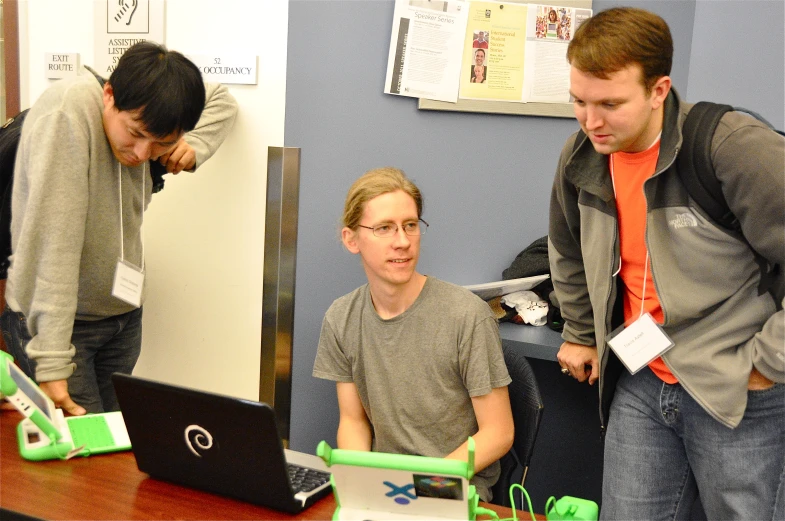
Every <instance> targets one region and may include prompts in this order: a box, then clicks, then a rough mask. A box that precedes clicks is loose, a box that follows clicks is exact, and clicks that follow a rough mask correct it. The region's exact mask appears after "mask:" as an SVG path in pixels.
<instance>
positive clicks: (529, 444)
mask: <svg viewBox="0 0 785 521" xmlns="http://www.w3.org/2000/svg"><path fill="white" fill-rule="evenodd" d="M503 350H504V362H505V363H506V364H507V371H509V373H510V377H511V378H512V383H511V384H510V386H509V392H510V407H511V408H512V418H513V422H514V424H515V438H514V440H513V443H512V449H510V452H508V453H507V454H505V455H504V456H503V457H502V459H501V460H500V461H501V467H502V470H501V476H499V481H497V482H496V485H494V486H493V487H492V489H491V490H492V492H493V500H492V502H493V503H495V504H497V505H503V506H506V507H510V506H512V505H511V504H510V494H509V489H510V486H511V485H512V484H513V483H514V482H517V480H515V481H513V476H514V474H515V473H516V471H517V470H519V469H520V468H521V467H523V470H522V472H523V474H522V479H521V481H520V483H521V485H523V484H524V482H525V481H526V474H527V472H528V470H529V463H530V462H531V459H532V454H533V453H534V442H535V441H536V439H537V432H538V431H539V429H540V420H541V419H542V411H543V409H544V406H543V403H542V396H541V395H540V388H539V386H538V385H537V379H536V378H535V376H534V371H533V370H532V368H531V365H529V362H528V361H527V360H526V357H525V356H523V353H522V350H521V349H520V348H516V347H514V346H511V345H504V346H503ZM516 497H517V495H516Z"/></svg>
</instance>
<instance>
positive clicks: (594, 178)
mask: <svg viewBox="0 0 785 521" xmlns="http://www.w3.org/2000/svg"><path fill="white" fill-rule="evenodd" d="M682 109H683V103H682V102H681V99H680V98H679V95H678V94H677V93H676V91H675V89H673V88H671V90H670V92H669V93H668V97H667V98H665V110H664V112H663V119H662V129H663V130H662V137H661V138H660V156H659V159H658V160H657V172H656V173H655V175H657V174H659V173H660V172H662V171H663V170H665V169H666V168H667V167H668V166H670V165H671V164H672V163H673V161H674V160H675V159H676V154H678V152H679V148H680V147H681V142H682V135H681V127H682V124H683V120H684V114H682ZM576 139H581V140H582V141H581V143H580V145H579V146H578V147H577V149H575V151H574V152H573V154H572V156H571V157H570V159H569V160H568V161H567V165H566V166H565V167H564V173H565V177H566V179H567V181H569V182H570V183H572V184H573V185H575V186H576V187H578V188H580V189H582V190H586V191H587V192H589V193H592V194H594V195H596V196H597V197H599V198H600V199H602V200H603V201H605V202H610V201H612V200H613V183H612V182H611V176H610V171H609V170H608V156H607V155H605V154H599V153H597V151H596V150H594V146H593V145H592V144H591V141H590V140H589V138H588V137H587V136H586V135H585V134H583V133H582V132H581V133H578V136H577V137H576Z"/></svg>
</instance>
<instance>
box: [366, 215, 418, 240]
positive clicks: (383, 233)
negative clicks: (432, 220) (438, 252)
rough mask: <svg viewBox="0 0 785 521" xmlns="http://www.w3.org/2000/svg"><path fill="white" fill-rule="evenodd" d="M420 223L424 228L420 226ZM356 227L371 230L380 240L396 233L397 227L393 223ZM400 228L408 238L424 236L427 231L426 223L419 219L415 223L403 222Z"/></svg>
mask: <svg viewBox="0 0 785 521" xmlns="http://www.w3.org/2000/svg"><path fill="white" fill-rule="evenodd" d="M420 223H422V224H424V225H425V226H422V225H420ZM357 226H359V227H360V228H366V229H368V230H372V231H373V234H374V235H375V236H377V237H381V238H382V239H388V238H390V237H393V236H395V234H396V233H398V225H397V224H395V223H385V224H378V225H376V226H363V225H362V224H358V225H357ZM401 227H402V228H403V233H405V234H406V235H408V236H410V237H416V236H418V235H425V232H426V230H428V223H427V222H425V221H424V220H422V219H419V220H417V221H409V222H405V223H403V225H402V226H401Z"/></svg>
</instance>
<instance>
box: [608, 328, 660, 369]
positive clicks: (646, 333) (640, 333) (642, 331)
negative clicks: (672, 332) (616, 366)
mask: <svg viewBox="0 0 785 521" xmlns="http://www.w3.org/2000/svg"><path fill="white" fill-rule="evenodd" d="M617 331H618V333H617V332H614V336H613V338H611V339H610V340H608V345H609V346H611V349H613V352H614V353H616V356H618V357H619V360H621V361H622V363H623V364H624V366H625V367H626V368H627V370H628V371H629V372H630V374H635V373H637V372H638V371H640V370H641V368H643V367H645V366H646V365H648V364H649V362H651V361H652V360H654V359H655V358H657V357H658V356H660V355H662V354H663V353H664V352H665V351H667V350H668V349H670V348H671V347H673V345H674V344H673V341H672V340H671V339H670V337H668V335H667V334H665V331H663V329H662V328H661V327H660V325H659V324H657V322H655V321H654V318H652V316H651V314H649V313H646V314H644V315H641V317H640V318H638V319H637V320H636V321H635V322H633V323H632V324H630V325H629V326H627V327H622V328H620V329H619V330H617Z"/></svg>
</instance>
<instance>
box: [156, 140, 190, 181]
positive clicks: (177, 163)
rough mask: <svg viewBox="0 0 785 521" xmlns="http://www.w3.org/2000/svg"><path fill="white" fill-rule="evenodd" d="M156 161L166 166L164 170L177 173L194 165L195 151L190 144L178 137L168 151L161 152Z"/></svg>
mask: <svg viewBox="0 0 785 521" xmlns="http://www.w3.org/2000/svg"><path fill="white" fill-rule="evenodd" d="M158 162H159V163H161V164H162V165H164V166H165V167H166V171H167V172H170V173H172V174H179V173H180V172H182V171H183V170H190V169H192V168H193V167H194V166H195V165H196V152H195V151H194V149H193V148H191V145H189V144H188V143H186V142H185V139H184V138H180V140H179V141H178V142H177V144H176V145H175V146H174V148H172V149H171V150H170V151H168V152H166V153H165V154H162V155H161V157H159V158H158Z"/></svg>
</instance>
